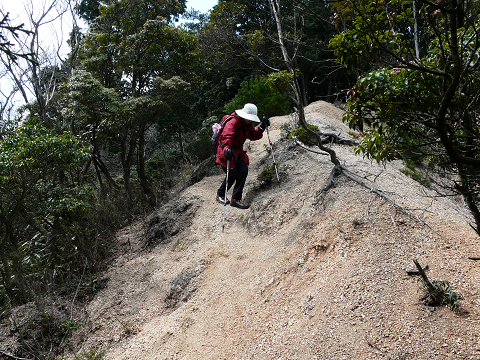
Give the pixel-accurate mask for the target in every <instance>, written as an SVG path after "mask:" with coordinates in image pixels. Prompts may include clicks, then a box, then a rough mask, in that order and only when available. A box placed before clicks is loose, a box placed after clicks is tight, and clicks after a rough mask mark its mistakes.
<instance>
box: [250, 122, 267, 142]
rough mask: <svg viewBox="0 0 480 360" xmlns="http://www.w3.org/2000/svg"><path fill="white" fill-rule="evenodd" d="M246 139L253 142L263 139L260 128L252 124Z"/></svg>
mask: <svg viewBox="0 0 480 360" xmlns="http://www.w3.org/2000/svg"><path fill="white" fill-rule="evenodd" d="M247 137H248V138H249V139H250V140H253V141H254V140H259V139H261V138H262V137H263V130H262V129H260V126H259V127H257V128H256V127H254V126H253V124H252V125H251V128H250V130H249V131H248V135H247Z"/></svg>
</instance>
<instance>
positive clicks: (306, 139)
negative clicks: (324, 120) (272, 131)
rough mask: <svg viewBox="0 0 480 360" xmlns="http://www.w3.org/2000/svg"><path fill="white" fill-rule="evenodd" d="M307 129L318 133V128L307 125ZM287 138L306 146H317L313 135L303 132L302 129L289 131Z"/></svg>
mask: <svg viewBox="0 0 480 360" xmlns="http://www.w3.org/2000/svg"><path fill="white" fill-rule="evenodd" d="M308 128H309V129H310V130H313V131H315V132H318V130H319V129H318V126H316V125H311V124H308ZM288 138H289V139H290V140H298V141H300V142H301V143H303V144H305V145H306V146H313V145H316V144H317V138H316V136H315V135H314V134H312V133H311V132H310V131H307V130H305V129H304V128H303V127H299V128H297V129H294V130H291V131H290V133H289V135H288Z"/></svg>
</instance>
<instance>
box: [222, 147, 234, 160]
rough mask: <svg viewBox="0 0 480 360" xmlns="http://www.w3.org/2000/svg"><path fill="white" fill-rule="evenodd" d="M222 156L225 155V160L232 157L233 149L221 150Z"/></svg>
mask: <svg viewBox="0 0 480 360" xmlns="http://www.w3.org/2000/svg"><path fill="white" fill-rule="evenodd" d="M223 156H225V159H227V160H231V159H233V150H232V149H231V148H228V149H226V150H225V151H224V152H223Z"/></svg>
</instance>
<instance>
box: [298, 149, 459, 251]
mask: <svg viewBox="0 0 480 360" xmlns="http://www.w3.org/2000/svg"><path fill="white" fill-rule="evenodd" d="M296 144H297V145H298V146H300V147H302V148H303V149H305V150H307V151H310V152H313V153H316V154H320V155H328V156H329V157H330V160H331V161H332V163H333V164H334V167H333V168H332V171H331V172H330V175H329V177H328V180H327V182H326V183H325V185H324V187H323V188H322V189H320V191H318V193H317V196H319V195H320V194H322V193H326V192H328V191H329V190H330V189H331V188H333V187H334V186H335V179H336V178H338V177H339V176H340V175H344V176H345V177H346V178H348V179H350V180H352V181H354V182H356V183H357V184H359V185H361V186H363V187H364V188H366V189H368V190H369V191H370V192H371V193H374V194H376V195H378V196H380V197H381V198H383V199H385V200H387V201H389V202H390V203H391V204H392V205H393V206H394V207H395V208H396V209H397V210H399V211H400V212H402V213H404V214H405V215H407V216H409V217H411V218H414V219H415V220H417V221H418V222H419V223H421V224H422V225H424V226H426V227H427V228H429V229H430V230H431V231H432V232H434V233H435V234H437V235H438V236H440V237H442V238H444V239H445V240H447V241H448V242H450V244H451V245H452V247H453V248H455V249H457V248H458V246H457V245H456V244H455V243H453V242H452V241H451V240H450V239H449V238H447V237H445V236H444V235H443V234H441V233H440V232H438V231H437V230H435V229H434V228H433V227H432V226H431V225H430V224H428V223H427V222H426V221H425V220H423V219H422V218H421V217H420V216H419V215H418V214H416V213H415V212H414V211H416V210H422V211H425V209H411V208H407V207H405V206H403V205H400V204H399V203H398V202H396V201H395V200H394V199H393V198H392V197H391V196H390V195H388V194H387V193H386V192H385V191H383V190H381V189H379V188H378V187H377V185H376V184H375V180H376V178H377V177H378V176H376V177H375V179H374V180H373V181H372V180H369V179H367V178H366V177H364V176H361V175H359V174H357V173H355V172H353V171H351V170H350V169H349V168H348V167H346V166H345V165H342V164H341V163H340V161H339V160H341V158H339V157H338V156H337V155H336V153H335V151H334V150H332V149H330V148H327V147H325V146H323V145H321V144H320V145H319V148H320V149H321V150H323V151H320V150H316V149H312V148H310V147H308V146H305V145H304V144H302V143H300V142H299V141H298V140H297V141H296ZM342 162H344V161H342ZM392 221H393V223H394V225H395V226H396V224H395V220H393V217H392Z"/></svg>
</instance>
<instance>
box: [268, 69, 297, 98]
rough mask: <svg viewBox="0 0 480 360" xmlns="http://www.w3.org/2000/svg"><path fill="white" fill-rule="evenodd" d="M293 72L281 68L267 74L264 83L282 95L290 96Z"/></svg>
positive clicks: (291, 93)
mask: <svg viewBox="0 0 480 360" xmlns="http://www.w3.org/2000/svg"><path fill="white" fill-rule="evenodd" d="M292 83H293V74H292V73H290V72H288V71H286V70H283V71H278V72H274V73H271V74H269V75H268V77H267V79H266V84H267V85H268V86H270V87H271V88H272V89H275V90H276V91H278V92H280V93H281V94H283V95H284V96H292V95H293V90H292Z"/></svg>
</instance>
